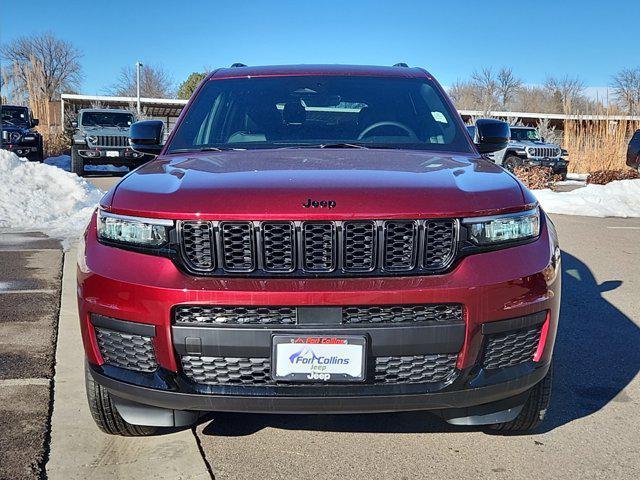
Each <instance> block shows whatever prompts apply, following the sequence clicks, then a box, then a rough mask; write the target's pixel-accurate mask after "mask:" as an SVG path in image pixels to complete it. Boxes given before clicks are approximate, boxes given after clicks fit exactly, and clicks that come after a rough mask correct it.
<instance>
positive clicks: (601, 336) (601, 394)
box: [203, 252, 640, 437]
mask: <svg viewBox="0 0 640 480" xmlns="http://www.w3.org/2000/svg"><path fill="white" fill-rule="evenodd" d="M562 263H563V264H562V266H563V273H562V277H563V278H562V281H563V284H562V288H563V290H562V306H561V314H560V325H559V329H558V335H557V339H556V345H555V353H554V359H555V360H554V362H555V364H554V368H555V371H554V390H553V394H552V400H551V408H550V409H549V412H548V414H547V418H546V419H545V422H544V423H543V424H542V425H541V427H540V428H539V429H538V431H537V433H544V432H548V431H550V430H553V429H555V428H557V427H559V426H562V425H564V424H566V423H570V422H572V421H574V420H577V419H580V418H582V417H586V416H588V415H591V414H592V413H595V412H597V411H598V410H600V409H601V408H603V407H604V406H605V405H607V404H608V403H609V402H610V401H615V402H628V401H631V399H630V398H629V396H628V395H627V394H626V392H623V391H622V390H623V389H624V388H625V387H626V386H627V385H628V384H629V383H630V382H631V380H632V379H633V378H634V377H635V376H636V374H637V373H638V371H639V370H640V328H638V326H637V325H636V324H634V322H633V321H632V320H631V319H630V318H629V317H627V316H626V315H625V314H624V313H622V312H621V311H620V310H618V308H616V307H615V306H614V305H612V304H611V303H609V302H608V301H607V300H606V299H605V298H603V297H602V293H603V292H607V291H610V290H613V289H616V288H618V287H619V286H620V285H621V284H622V282H621V281H619V280H609V281H605V282H603V283H601V284H598V283H597V282H596V280H595V278H594V276H593V274H592V273H591V271H590V270H589V268H588V267H587V265H585V264H584V263H583V262H582V261H580V260H579V259H578V258H576V257H574V256H572V255H570V254H568V253H566V252H563V254H562ZM206 421H209V423H208V425H206V427H205V428H204V431H203V433H204V434H205V435H213V436H223V437H224V436H243V435H251V434H253V433H255V432H257V431H260V430H262V429H263V428H267V427H273V428H278V429H285V430H310V431H333V432H386V433H421V432H466V431H470V430H478V428H471V427H456V426H451V425H448V424H447V423H445V422H444V421H443V420H441V419H439V418H438V417H436V416H435V415H433V414H431V413H429V412H403V413H388V414H362V415H275V414H271V415H267V414H233V413H216V414H212V415H210V416H208V417H206V419H205V422H206Z"/></svg>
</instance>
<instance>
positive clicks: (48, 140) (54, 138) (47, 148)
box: [42, 132, 70, 158]
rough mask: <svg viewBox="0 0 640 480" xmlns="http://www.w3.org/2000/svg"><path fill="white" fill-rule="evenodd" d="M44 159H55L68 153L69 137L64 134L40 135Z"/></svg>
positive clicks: (44, 133) (45, 133)
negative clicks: (42, 142)
mask: <svg viewBox="0 0 640 480" xmlns="http://www.w3.org/2000/svg"><path fill="white" fill-rule="evenodd" d="M42 137H43V138H42V139H43V141H44V158H47V157H57V156H58V155H64V154H68V153H69V145H70V141H69V137H68V136H67V135H65V134H64V133H47V132H43V133H42Z"/></svg>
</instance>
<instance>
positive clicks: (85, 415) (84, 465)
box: [46, 248, 210, 480]
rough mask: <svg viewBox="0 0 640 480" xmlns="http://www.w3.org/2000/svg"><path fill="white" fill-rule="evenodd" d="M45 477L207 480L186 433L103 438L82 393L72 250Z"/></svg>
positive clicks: (62, 308) (62, 307)
mask: <svg viewBox="0 0 640 480" xmlns="http://www.w3.org/2000/svg"><path fill="white" fill-rule="evenodd" d="M54 382H55V383H54V403H53V417H52V419H51V449H50V454H49V462H48V463H47V467H46V469H47V476H48V478H50V479H65V480H72V479H86V478H91V479H92V480H98V479H102V478H109V479H111V478H118V479H126V478H135V479H136V480H139V479H141V478H158V479H162V478H167V479H168V478H171V479H199V478H202V479H204V478H207V479H208V478H210V475H209V472H208V470H207V467H206V465H205V462H204V460H203V458H202V456H201V454H200V451H199V448H198V445H197V441H196V438H195V436H194V434H193V433H192V431H191V430H185V431H181V432H177V433H172V434H168V435H164V436H157V437H148V438H125V437H115V436H109V435H105V434H103V433H102V432H101V431H99V430H98V428H97V427H96V426H95V424H94V422H93V419H92V418H91V414H90V413H89V408H88V406H87V401H86V396H85V389H84V354H83V350H82V341H81V338H80V328H79V325H78V314H77V309H76V248H72V249H71V250H70V251H68V252H66V253H65V258H64V270H63V278H62V302H61V305H60V322H59V325H58V343H57V350H56V374H55V377H54Z"/></svg>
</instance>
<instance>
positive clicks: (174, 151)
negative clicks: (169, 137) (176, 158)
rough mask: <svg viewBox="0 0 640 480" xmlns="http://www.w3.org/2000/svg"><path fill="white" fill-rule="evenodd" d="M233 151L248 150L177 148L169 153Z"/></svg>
mask: <svg viewBox="0 0 640 480" xmlns="http://www.w3.org/2000/svg"><path fill="white" fill-rule="evenodd" d="M231 150H246V148H231V147H225V148H222V147H202V148H177V149H175V150H171V151H170V152H169V153H189V152H228V151H231Z"/></svg>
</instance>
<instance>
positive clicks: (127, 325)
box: [91, 313, 156, 337]
mask: <svg viewBox="0 0 640 480" xmlns="http://www.w3.org/2000/svg"><path fill="white" fill-rule="evenodd" d="M91 324H92V325H93V326H94V327H101V328H106V329H108V330H115V331H116V332H123V333H130V334H132V335H142V336H144V337H155V336H156V327H155V325H149V324H147V323H138V322H128V321H125V320H118V319H116V318H111V317H105V316H103V315H98V314H96V313H92V314H91Z"/></svg>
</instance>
